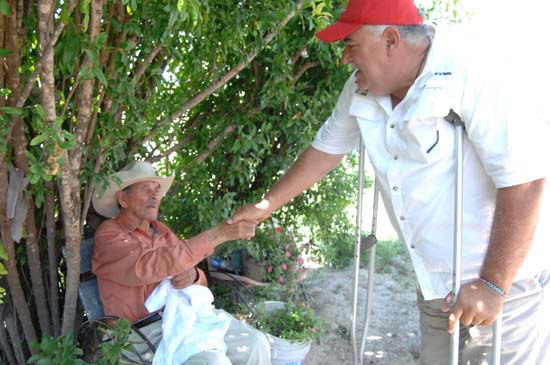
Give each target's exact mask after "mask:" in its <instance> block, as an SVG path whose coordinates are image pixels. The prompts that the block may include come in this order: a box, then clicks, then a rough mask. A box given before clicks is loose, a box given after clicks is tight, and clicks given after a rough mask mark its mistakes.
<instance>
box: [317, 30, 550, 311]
mask: <svg viewBox="0 0 550 365" xmlns="http://www.w3.org/2000/svg"><path fill="white" fill-rule="evenodd" d="M462 41H465V43H468V42H471V39H468V38H466V39H462ZM460 44H461V43H460V39H459V40H458V41H457V40H449V39H448V38H447V37H446V36H444V35H442V34H441V33H440V31H439V30H438V33H437V36H436V37H435V40H434V42H433V45H432V47H431V49H430V53H429V56H428V59H427V62H426V66H425V67H424V69H423V72H422V73H421V75H419V77H418V78H417V80H416V81H415V83H414V84H413V85H412V86H411V88H410V89H409V92H408V94H407V95H406V97H405V98H404V99H403V100H402V101H401V102H400V103H399V104H398V105H397V106H396V107H395V108H393V109H392V105H391V100H390V97H389V96H383V97H375V96H373V95H370V94H367V95H361V94H359V93H357V86H356V84H355V77H354V76H351V77H350V79H349V80H348V82H347V83H346V85H345V86H344V89H343V91H342V94H341V95H340V98H339V100H338V103H337V104H336V107H335V108H334V110H333V113H332V115H331V116H330V118H329V119H328V120H327V121H326V122H325V124H324V125H323V127H322V128H321V129H320V130H319V132H318V134H317V137H316V138H315V140H314V142H313V144H312V146H313V147H314V148H316V149H318V150H320V151H323V152H327V153H334V154H341V153H346V152H349V151H350V150H352V149H353V148H356V147H357V145H358V142H359V136H361V137H362V138H363V141H364V144H365V147H366V150H367V155H368V158H369V160H370V162H371V164H372V166H373V168H374V170H375V173H376V179H377V183H378V184H379V187H380V192H381V196H382V199H383V201H384V204H385V206H386V210H387V211H388V215H389V218H390V220H391V222H392V224H393V226H394V228H395V230H396V231H397V233H398V234H399V237H400V239H401V240H402V241H403V242H404V243H405V246H406V248H407V250H408V252H409V254H410V257H411V260H412V263H413V266H414V270H415V273H416V276H417V280H418V284H419V286H420V289H421V290H422V293H423V295H424V297H425V299H426V300H430V299H435V298H442V297H444V296H446V295H447V294H448V293H449V292H450V291H451V288H452V271H453V258H452V255H453V231H454V190H455V157H454V128H453V126H452V125H451V124H450V123H449V122H447V121H446V120H445V119H444V117H445V116H446V115H447V114H448V113H449V110H450V109H451V108H452V109H453V110H454V111H456V112H457V113H458V114H459V115H460V116H461V118H462V119H463V120H464V122H465V124H466V137H465V138H464V145H463V164H464V166H463V171H464V186H463V191H464V201H463V209H464V213H463V246H462V247H463V248H462V278H463V280H464V281H468V280H472V279H474V278H476V277H477V276H478V275H479V270H480V268H481V265H482V263H483V259H484V257H485V251H486V249H487V246H488V243H489V236H490V232H491V223H492V219H493V213H494V209H495V197H496V192H497V189H498V188H502V187H508V186H513V185H518V184H522V183H525V182H529V181H533V180H536V179H539V178H542V177H545V176H547V175H548V171H549V168H548V166H549V165H550V162H548V158H549V157H550V153H549V148H548V145H550V138H549V137H550V133H549V129H550V125H549V123H548V121H547V120H546V119H545V118H544V117H542V116H539V115H537V114H536V112H537V110H536V108H533V107H532V103H529V101H530V98H529V97H527V96H528V94H526V93H525V90H518V89H517V88H514V87H512V86H511V85H509V84H507V80H506V74H500V73H499V71H498V69H499V68H498V67H492V66H495V65H491V63H490V62H489V61H488V60H481V61H484V62H481V61H480V58H481V57H483V56H481V55H479V54H476V53H475V52H477V51H472V52H474V53H473V54H474V55H475V56H476V57H468V54H467V53H466V52H465V49H468V48H467V47H461V46H460ZM470 49H471V47H470ZM472 52H470V54H472ZM478 56H479V57H478ZM501 69H504V68H501ZM508 71H509V70H508ZM520 95H521V96H522V97H521V98H520ZM525 102H527V103H525ZM546 195H547V196H548V194H546ZM543 200H544V202H545V203H543V205H544V207H543V212H542V213H541V214H542V217H541V218H540V220H539V224H538V228H537V234H536V236H535V239H534V242H533V244H532V248H531V250H530V253H529V255H528V257H527V259H526V260H525V261H524V264H523V265H522V268H521V270H520V272H519V274H518V276H517V277H516V279H517V280H519V279H522V278H525V277H528V276H532V275H535V274H537V273H539V272H541V271H542V270H544V269H548V268H550V264H549V262H550V260H548V259H547V257H546V256H548V254H549V253H550V239H549V238H550V235H549V234H548V232H547V231H548V230H547V229H546V227H544V226H545V225H548V223H550V220H548V217H550V215H549V214H548V213H547V208H546V207H548V206H549V204H547V203H546V202H548V201H549V199H548V198H547V197H545V198H544V199H543ZM544 217H546V218H544Z"/></svg>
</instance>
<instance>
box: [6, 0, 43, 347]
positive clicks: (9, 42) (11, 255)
mask: <svg viewBox="0 0 550 365" xmlns="http://www.w3.org/2000/svg"><path fill="white" fill-rule="evenodd" d="M9 9H10V16H9V18H8V19H7V26H6V27H5V34H6V38H5V44H6V48H8V49H10V50H11V51H12V53H11V54H10V55H9V56H8V57H7V58H6V64H7V67H6V70H7V72H6V74H5V75H6V87H7V88H9V89H11V90H12V94H11V95H10V96H9V97H8V101H7V105H8V106H14V105H15V101H16V100H17V99H18V97H19V92H18V91H19V88H20V79H19V73H18V72H15V71H14V70H18V69H19V66H20V65H21V58H20V54H19V52H20V49H21V47H20V44H19V34H20V33H21V30H20V28H19V24H20V23H18V11H17V10H18V9H17V4H16V1H15V0H10V1H9ZM2 71H4V70H2ZM20 122H21V121H20V120H19V123H20ZM10 137H11V136H10V135H7V136H6V139H9V138H10ZM6 153H7V151H2V152H0V231H1V237H2V244H3V245H4V250H5V251H6V255H7V256H8V260H6V261H5V265H6V269H7V270H8V274H7V280H8V287H9V294H10V295H11V297H12V299H13V302H14V304H15V308H16V310H17V314H18V317H19V320H20V321H21V325H22V326H23V333H24V334H25V338H26V340H27V344H30V343H31V342H33V341H36V339H37V337H36V331H35V328H34V326H33V322H32V318H31V313H30V310H29V305H28V303H27V300H26V298H25V294H24V291H23V288H22V287H21V282H20V280H19V274H18V270H17V260H16V254H15V247H14V243H13V240H12V238H11V226H10V223H9V220H8V215H7V209H6V203H7V202H6V197H7V187H8V170H7V161H6Z"/></svg>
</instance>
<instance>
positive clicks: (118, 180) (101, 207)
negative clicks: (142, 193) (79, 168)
mask: <svg viewBox="0 0 550 365" xmlns="http://www.w3.org/2000/svg"><path fill="white" fill-rule="evenodd" d="M142 181H156V182H158V183H159V184H160V192H161V195H162V196H164V194H166V192H167V191H168V189H170V186H171V185H172V182H173V181H174V176H168V177H160V176H158V175H157V173H156V171H155V168H154V167H153V165H151V164H150V163H149V162H145V161H133V162H131V163H129V164H128V165H126V167H124V168H123V169H122V170H120V171H119V172H116V173H114V174H113V175H111V176H110V177H109V185H108V186H107V187H106V188H105V191H103V189H102V186H101V185H96V187H95V193H94V196H93V198H92V203H93V205H94V208H95V210H96V211H97V212H98V213H99V214H101V215H103V216H105V217H109V218H112V217H115V216H116V215H117V214H118V212H119V207H118V203H117V199H116V192H117V191H120V190H122V189H125V188H127V187H128V186H130V185H133V184H136V183H138V182H142Z"/></svg>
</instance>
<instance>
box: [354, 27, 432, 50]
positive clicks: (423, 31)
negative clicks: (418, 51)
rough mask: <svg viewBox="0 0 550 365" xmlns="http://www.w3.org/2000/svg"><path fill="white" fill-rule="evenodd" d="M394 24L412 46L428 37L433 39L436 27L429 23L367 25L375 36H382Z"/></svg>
mask: <svg viewBox="0 0 550 365" xmlns="http://www.w3.org/2000/svg"><path fill="white" fill-rule="evenodd" d="M390 26H394V27H396V28H397V30H398V31H399V34H400V35H401V38H402V39H403V40H404V41H405V42H407V43H408V44H410V45H411V46H418V45H420V44H421V43H422V42H424V41H425V40H426V38H428V39H429V40H430V43H431V42H432V40H433V37H434V34H435V29H434V28H433V27H432V26H430V25H428V24H420V25H365V27H367V28H368V29H369V30H370V31H371V32H372V34H373V35H374V36H375V37H380V36H381V35H382V33H383V32H384V30H386V28H388V27H390Z"/></svg>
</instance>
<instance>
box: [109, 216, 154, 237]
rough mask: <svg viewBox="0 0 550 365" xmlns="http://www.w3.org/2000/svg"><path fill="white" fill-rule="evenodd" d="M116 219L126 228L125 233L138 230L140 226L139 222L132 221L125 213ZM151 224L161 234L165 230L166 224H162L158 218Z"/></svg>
mask: <svg viewBox="0 0 550 365" xmlns="http://www.w3.org/2000/svg"><path fill="white" fill-rule="evenodd" d="M115 220H116V221H117V223H118V224H119V226H120V227H121V228H122V229H123V230H124V233H130V232H134V231H135V230H137V229H138V228H139V227H138V226H137V224H135V223H133V222H132V221H130V219H128V217H127V216H126V215H124V214H119V215H118V216H117V217H116V218H115ZM151 225H152V226H153V228H154V229H155V231H156V232H157V234H160V233H163V232H164V226H163V225H162V224H160V222H159V221H158V220H154V221H152V222H151Z"/></svg>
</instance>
